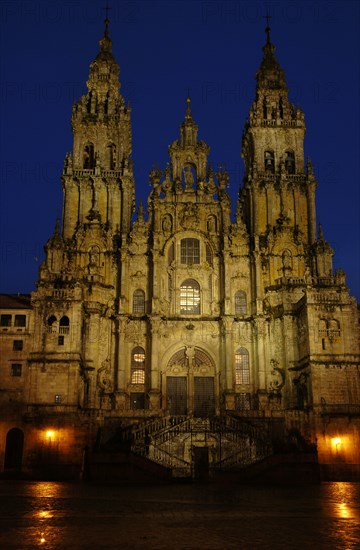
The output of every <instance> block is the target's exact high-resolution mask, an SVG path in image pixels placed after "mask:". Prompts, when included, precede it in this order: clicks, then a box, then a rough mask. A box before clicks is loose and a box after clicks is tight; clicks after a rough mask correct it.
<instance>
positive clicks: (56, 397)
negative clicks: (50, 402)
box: [55, 395, 62, 405]
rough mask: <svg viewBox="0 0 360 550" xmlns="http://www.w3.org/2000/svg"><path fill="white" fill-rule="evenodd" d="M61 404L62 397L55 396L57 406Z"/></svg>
mask: <svg viewBox="0 0 360 550" xmlns="http://www.w3.org/2000/svg"><path fill="white" fill-rule="evenodd" d="M61 402H62V395H55V403H57V404H58V405H59V404H60V403H61Z"/></svg>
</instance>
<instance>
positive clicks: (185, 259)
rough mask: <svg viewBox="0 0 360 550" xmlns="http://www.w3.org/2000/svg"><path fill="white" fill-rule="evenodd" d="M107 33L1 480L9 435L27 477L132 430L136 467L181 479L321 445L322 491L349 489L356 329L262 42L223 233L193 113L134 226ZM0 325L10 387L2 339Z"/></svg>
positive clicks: (50, 254) (356, 392) (66, 186)
mask: <svg viewBox="0 0 360 550" xmlns="http://www.w3.org/2000/svg"><path fill="white" fill-rule="evenodd" d="M105 23H106V24H105V33H104V36H103V38H102V39H101V41H100V51H99V53H98V55H97V57H96V59H95V60H94V61H93V63H92V64H91V66H90V76H89V80H88V81H87V89H88V92H87V94H86V95H84V96H83V97H81V98H80V100H79V101H78V102H77V103H76V104H75V105H74V107H73V112H72V128H73V138H74V140H73V150H72V152H71V153H70V154H69V155H67V156H66V159H65V163H64V170H63V174H62V179H61V181H62V188H63V197H64V199H63V215H62V223H61V224H60V222H57V224H56V227H55V231H54V234H53V235H52V236H51V237H50V239H49V240H48V242H47V243H46V245H45V253H46V257H45V261H44V262H43V264H42V265H41V267H40V271H39V279H38V282H37V289H36V291H35V292H33V293H32V295H31V302H29V303H28V306H26V307H27V309H26V313H27V315H28V317H29V323H28V328H27V334H28V340H27V344H26V345H27V347H26V350H27V351H26V354H25V355H24V356H23V376H22V377H19V378H21V387H20V386H19V391H18V393H17V394H16V395H17V396H18V397H16V396H15V393H14V391H13V388H12V387H10V385H9V384H10V383H9V384H8V383H7V382H6V381H5V382H4V383H3V385H4V387H3V396H4V397H3V398H2V403H1V407H2V410H3V411H4V413H3V418H4V421H3V423H2V424H3V427H2V428H1V437H2V442H1V445H2V447H0V452H1V453H2V457H3V460H4V467H6V466H8V467H9V465H10V466H11V456H12V453H13V455H15V454H16V444H13V443H11V441H12V440H11V437H13V439H14V440H16V437H18V438H19V437H20V439H21V438H22V439H21V441H20V443H19V442H18V447H19V445H20V446H21V448H22V464H23V465H24V466H25V467H28V468H31V467H32V466H34V465H35V464H39V463H41V461H42V460H47V461H48V462H49V460H50V458H49V457H51V460H53V461H54V462H56V463H58V464H71V465H73V466H75V467H77V466H80V465H81V463H82V460H83V451H84V449H85V448H86V449H90V450H93V449H95V448H97V449H100V450H101V448H106V445H107V444H108V445H109V442H110V443H111V442H112V444H113V445H115V444H116V441H117V440H116V438H117V437H118V439H119V438H120V439H121V440H122V441H124V440H125V439H126V437H125V436H124V434H127V438H128V439H126V441H127V442H128V445H130V447H131V451H132V452H134V453H135V452H136V451H137V450H139V449H140V451H141V453H142V454H143V455H145V456H146V457H147V460H152V461H154V462H158V463H161V464H162V465H164V466H166V467H168V468H170V469H173V470H174V471H175V470H176V468H178V470H179V471H180V470H181V471H183V472H184V471H185V472H186V473H187V475H193V472H194V467H195V469H196V467H197V466H198V465H199V464H203V465H204V464H205V465H207V467H209V468H210V469H211V468H212V469H216V468H220V467H226V466H227V465H228V466H231V467H241V466H242V465H243V464H245V463H246V464H248V463H250V462H255V461H257V460H260V459H261V460H263V459H265V458H266V457H267V456H270V455H271V454H272V453H273V452H274V445H275V443H276V444H277V445H280V446H281V445H283V446H284V447H286V445H287V444H288V442H289V440H290V439H291V438H292V441H293V444H294V445H295V446H296V445H297V446H298V447H299V446H300V447H301V446H302V448H304V446H306V445H308V446H312V447H313V448H315V447H316V449H317V453H318V457H319V462H320V464H322V465H323V467H324V472H328V474H329V476H330V477H331V472H332V471H335V470H334V468H335V466H336V467H337V470H336V471H337V472H339V471H341V475H343V476H345V477H346V476H347V477H349V476H350V477H351V476H353V477H354V476H355V477H356V475H357V476H359V473H360V465H359V458H358V457H359V455H360V436H359V428H360V377H359V359H360V355H359V314H358V309H357V304H356V301H355V299H354V298H352V297H351V296H350V295H349V292H348V289H347V287H346V283H345V274H344V273H343V272H342V271H341V270H337V271H335V272H334V271H333V267H332V256H333V250H332V248H331V246H330V245H329V244H328V243H327V241H326V240H325V238H324V235H323V231H322V228H321V227H320V226H319V227H317V223H316V210H315V191H316V187H317V182H316V179H315V177H314V172H313V168H312V165H311V163H310V162H306V161H305V159H304V135H305V122H304V114H303V112H302V111H301V110H300V109H299V108H296V107H295V106H294V105H293V104H291V103H290V101H289V98H288V88H287V84H286V78H285V74H284V71H283V70H282V68H281V67H280V66H279V64H278V62H277V60H276V57H275V47H274V45H273V44H272V42H271V38H270V29H269V28H267V29H266V43H265V46H264V47H263V59H262V62H261V65H260V67H259V69H258V71H257V73H256V91H255V99H254V102H253V103H252V105H251V108H250V113H249V118H248V120H247V122H246V124H245V128H244V132H243V136H242V157H243V159H244V164H245V175H244V181H243V184H242V186H241V188H240V191H239V196H238V201H237V205H236V215H235V218H234V219H232V217H231V206H232V205H231V201H230V197H229V195H228V192H227V189H228V186H229V177H228V174H227V173H226V171H225V170H224V169H223V168H221V167H220V168H219V169H217V170H213V169H212V167H211V166H210V165H209V163H208V155H209V150H210V149H209V147H208V145H207V144H206V143H205V142H204V141H199V139H198V126H197V124H196V122H195V120H194V118H193V114H192V107H191V102H190V98H188V99H187V102H186V106H185V109H184V110H185V114H184V120H183V122H182V124H181V126H180V133H179V136H178V138H177V139H176V140H175V141H174V142H173V143H171V145H170V146H169V149H168V152H169V162H168V164H167V165H166V167H164V170H157V169H154V170H152V171H151V172H150V181H151V192H150V194H149V197H148V202H147V209H146V210H147V213H145V212H144V208H143V206H142V205H140V207H139V208H138V211H137V213H136V216H135V218H134V205H135V183H134V174H133V164H132V159H131V153H132V145H131V142H132V126H131V110H130V108H129V107H128V106H127V104H126V102H125V99H124V98H123V96H122V95H121V93H120V84H119V67H118V65H117V63H116V61H115V59H114V57H113V54H112V49H111V39H110V37H109V32H108V21H107V20H106V22H105ZM232 185H234V183H232ZM7 305H8V310H6V312H5V313H4V311H5V309H6V307H5V309H4V307H3V309H2V313H3V315H8V317H9V315H10V316H11V314H12V311H11V309H12V308H11V304H9V303H7ZM13 317H14V316H13ZM14 319H15V317H14ZM7 322H8V321H7ZM1 324H2V323H1ZM4 326H7V329H6V331H5V332H4V331H3V330H2V332H1V338H3V339H4V338H7V340H8V341H9V345H8V348H7V349H8V354H7V356H6V358H5V359H3V360H2V367H1V368H2V370H3V372H4V373H6V372H7V371H8V370H9V365H10V364H14V363H13V361H14V359H13V358H12V355H11V354H13V353H14V350H13V347H12V340H13V339H14V335H13V333H12V326H14V325H13V323H12V321H11V320H10V325H9V324H7V325H3V324H2V329H3V327H4ZM17 338H18V336H17ZM6 379H7V378H6V376H5V378H3V380H6ZM12 382H13V380H12ZM7 384H8V386H7ZM8 395H11V396H12V397H11V401H12V404H13V402H14V399H15V401H17V402H18V407H15V408H14V407H13V406H11V407H10V406H9V404H8V400H7V396H8ZM175 428H176V430H175ZM12 430H18V432H17V434H18V435H17V436H15V435H14V433H13V436H11V437H10V436H9V434H10V433H11V432H12ZM19 432H21V433H22V434H23V435H22V436H21V435H20V436H19ZM116 434H118V436H116ZM219 434H220V435H219ZM221 438H222V440H221ZM294 441H295V443H294ZM11 445H13V446H14V448H15V450H14V449H13V450H11V451H10V450H9V449H10V448H11ZM119 448H120V447H119ZM50 451H51V453H50ZM49 453H50V454H49ZM44 457H45V458H44ZM51 460H50V461H51ZM339 465H340V466H339ZM339 468H340V469H339ZM329 472H330V473H329ZM349 472H350V473H351V475H350V473H349Z"/></svg>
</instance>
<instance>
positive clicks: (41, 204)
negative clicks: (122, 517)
mask: <svg viewBox="0 0 360 550" xmlns="http://www.w3.org/2000/svg"><path fill="white" fill-rule="evenodd" d="M104 4H105V2H102V1H96V2H93V1H87V2H84V1H82V0H78V1H76V0H74V1H71V0H69V1H67V0H62V1H38V2H35V1H34V2H33V1H13V0H11V1H4V0H3V1H2V2H1V3H0V18H1V44H0V45H1V54H2V55H1V89H0V90H1V96H0V100H1V103H0V104H1V163H0V168H1V196H0V198H1V206H0V230H1V234H0V241H1V248H0V292H6V293H17V292H21V293H25V292H30V291H32V290H34V288H35V281H36V279H37V270H38V267H39V265H40V262H41V260H42V258H43V245H44V244H45V242H46V241H47V239H48V238H49V236H50V235H51V233H52V232H53V229H54V225H55V220H56V216H57V215H60V214H61V209H62V191H61V183H60V176H61V171H62V166H63V160H64V157H65V154H66V152H67V151H70V150H71V149H72V134H71V127H70V116H71V107H72V103H73V101H74V100H76V99H78V98H79V97H80V96H81V95H82V94H83V93H85V91H86V86H85V83H86V80H87V78H88V72H89V64H90V63H91V61H93V60H94V58H95V56H96V54H97V52H98V50H99V45H98V41H99V39H100V38H101V36H102V34H103V29H104V25H103V19H104V17H105V11H104V9H103V6H104ZM110 5H111V10H110V11H109V19H110V27H109V30H110V36H111V38H112V41H113V52H114V55H115V58H116V60H117V62H118V63H119V65H120V81H121V85H122V87H121V91H122V94H123V95H124V97H125V100H126V101H130V103H131V105H132V127H133V160H134V163H135V177H136V199H137V204H138V203H139V200H140V198H142V199H143V200H144V202H145V204H146V198H147V195H148V193H149V191H150V188H149V185H148V180H149V178H148V174H149V170H150V169H151V168H152V167H153V166H154V165H159V166H160V167H161V168H164V167H165V164H166V162H167V160H168V156H167V147H168V145H169V144H170V143H171V142H172V141H173V140H175V139H177V137H178V135H179V125H180V124H181V122H182V120H183V118H184V114H185V100H186V96H187V94H188V90H189V93H190V96H191V98H192V113H193V118H194V119H195V121H196V122H197V124H198V125H199V139H203V140H205V141H206V143H208V145H209V146H210V147H211V153H210V160H211V162H212V164H213V167H214V168H216V167H217V166H218V165H219V164H222V165H225V166H226V168H227V170H228V171H229V173H230V190H229V191H230V194H231V196H232V199H233V204H235V200H236V197H237V193H238V190H239V186H240V185H241V181H242V177H243V161H242V159H241V157H240V147H241V134H242V130H243V127H244V123H245V120H246V117H247V114H248V112H249V108H250V104H251V102H252V101H253V99H254V97H255V73H256V71H257V69H258V67H259V65H260V62H261V58H262V46H263V45H264V43H265V32H264V29H265V26H266V21H265V19H264V15H265V14H266V10H267V11H268V12H269V14H270V15H271V23H270V25H271V29H272V31H271V38H272V42H273V43H274V44H275V45H276V55H277V59H278V61H279V63H280V65H281V66H282V68H283V69H284V70H285V72H286V75H287V82H288V85H289V88H290V99H291V101H293V102H294V103H295V104H298V105H299V106H300V107H301V108H302V109H303V110H304V112H305V121H306V126H307V134H306V138H305V152H306V156H308V157H310V158H311V160H312V162H313V165H314V170H315V174H316V177H317V179H318V184H319V185H318V190H317V196H316V197H317V200H316V202H317V213H318V222H319V221H320V222H321V224H322V226H323V229H324V235H325V238H326V239H327V240H328V241H329V242H330V244H331V245H332V247H333V248H334V250H335V257H334V266H335V267H342V268H343V269H344V270H345V271H346V273H347V282H348V286H349V288H350V291H351V294H352V295H354V296H356V297H357V299H358V300H360V280H359V279H360V277H359V272H360V271H359V264H360V222H359V205H360V198H359V184H360V179H359V168H360V163H359V150H360V143H359V141H360V140H359V128H360V113H359V102H360V93H359V73H360V53H359V52H360V44H359V36H360V32H359V31H360V28H359V27H360V24H359V16H360V9H359V6H360V3H359V2H358V1H353V2H352V1H344V0H342V1H336V2H332V1H329V2H316V1H311V2H310V1H308V2H307V1H305V2H304V1H301V2H297V1H294V2H292V1H278V2H276V1H275V2H257V1H241V2H237V1H235V0H234V1H232V0H229V1H210V0H208V1H207V0H204V1H200V0H199V1H192V2H187V1H175V0H170V1H156V0H155V1H151V0H145V1H124V2H118V1H115V0H112V1H111V2H110Z"/></svg>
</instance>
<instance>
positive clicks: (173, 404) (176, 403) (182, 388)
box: [166, 376, 187, 416]
mask: <svg viewBox="0 0 360 550" xmlns="http://www.w3.org/2000/svg"><path fill="white" fill-rule="evenodd" d="M166 398H167V401H168V407H169V408H170V414H171V415H172V416H177V415H179V416H185V415H186V414H187V378H186V376H168V377H167V378H166Z"/></svg>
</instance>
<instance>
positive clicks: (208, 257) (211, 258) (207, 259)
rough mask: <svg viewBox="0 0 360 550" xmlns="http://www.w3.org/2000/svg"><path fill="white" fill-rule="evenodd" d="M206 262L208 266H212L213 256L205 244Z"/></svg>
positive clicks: (208, 246) (209, 247)
mask: <svg viewBox="0 0 360 550" xmlns="http://www.w3.org/2000/svg"><path fill="white" fill-rule="evenodd" d="M206 261H207V263H208V264H209V265H211V266H212V265H213V254H212V250H211V246H210V245H209V244H206Z"/></svg>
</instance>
